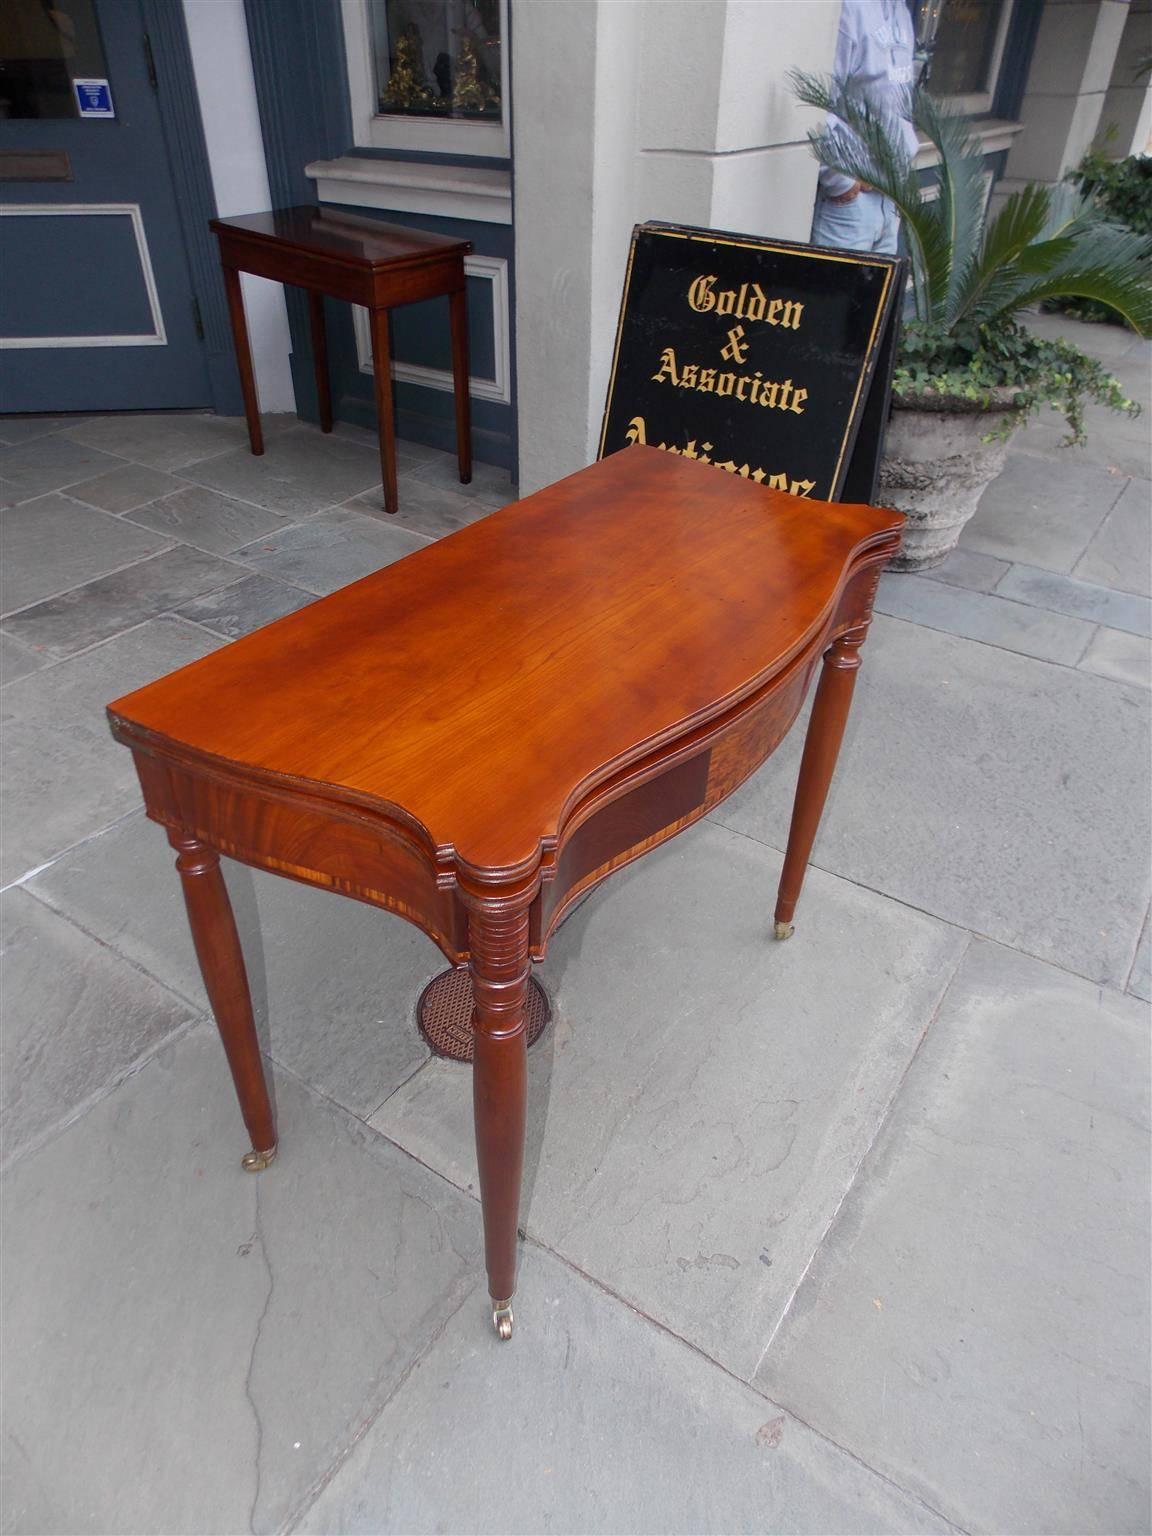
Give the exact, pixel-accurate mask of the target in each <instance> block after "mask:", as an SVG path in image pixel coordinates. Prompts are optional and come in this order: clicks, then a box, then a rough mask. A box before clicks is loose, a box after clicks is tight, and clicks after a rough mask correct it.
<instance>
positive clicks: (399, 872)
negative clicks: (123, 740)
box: [133, 746, 468, 964]
mask: <svg viewBox="0 0 1152 1536" xmlns="http://www.w3.org/2000/svg"><path fill="white" fill-rule="evenodd" d="M133 757H134V759H135V762H136V772H137V774H138V775H139V778H140V786H141V789H142V790H143V792H144V802H145V805H146V807H147V810H148V815H149V816H150V817H151V818H152V820H153V821H158V822H160V823H161V824H162V825H164V826H166V827H170V828H173V829H175V830H179V831H185V832H188V833H191V834H193V835H194V836H196V837H199V838H201V839H203V841H204V842H206V843H209V844H210V845H211V846H212V847H213V848H216V849H217V850H218V851H219V852H220V853H224V854H227V855H228V856H229V857H230V858H234V859H237V860H239V862H240V863H242V864H250V865H252V866H253V867H255V868H257V869H266V870H268V871H270V872H271V873H272V874H277V875H286V876H288V878H289V879H292V880H299V881H302V882H303V883H304V884H306V885H315V886H320V887H322V888H323V889H325V890H330V891H336V892H337V893H339V894H340V895H344V896H351V897H353V898H354V899H356V900H357V901H364V902H368V903H369V904H370V905H371V906H377V907H383V908H385V909H386V910H387V911H389V912H395V913H396V914H397V915H398V916H400V917H403V918H406V919H407V920H408V921H409V922H411V923H415V924H416V926H417V927H418V928H421V929H423V931H424V932H425V933H426V934H427V935H428V937H429V938H430V939H432V941H433V942H434V943H435V944H437V945H439V947H440V949H441V950H443V952H444V954H445V955H447V957H448V958H449V960H451V961H452V962H453V963H454V964H457V963H459V962H460V961H461V960H462V959H464V958H466V955H467V944H468V919H467V912H466V911H465V909H464V907H463V904H462V903H461V902H460V900H459V898H458V897H457V895H456V892H455V890H454V889H452V887H451V886H450V885H446V884H443V883H441V881H440V879H438V872H437V869H436V866H435V864H434V861H433V859H432V858H431V856H430V855H429V854H428V853H427V852H426V851H425V850H424V849H423V848H421V847H420V846H419V845H418V844H417V842H416V840H415V838H414V837H413V836H411V835H410V834H409V833H408V831H407V829H406V828H404V827H403V826H401V825H399V824H397V823H392V822H389V821H388V820H387V819H386V818H385V817H383V816H381V815H374V814H373V813H371V812H368V811H358V810H357V808H356V807H355V806H348V805H336V804H329V803H325V804H323V805H315V804H309V803H308V801H307V799H306V798H305V796H304V795H303V794H302V793H301V794H297V793H296V792H294V791H292V790H290V789H285V790H278V789H275V788H271V787H269V788H267V789H264V788H260V787H257V786H250V785H247V784H245V785H239V784H233V783H230V782H228V781H227V780H226V779H224V778H223V777H217V776H216V775H214V774H212V773H210V772H208V771H206V770H203V769H199V768H191V767H188V766H186V765H184V764H181V763H176V762H173V761H171V760H169V759H166V758H164V757H161V756H157V755H155V754H153V753H152V752H148V751H144V750H141V749H140V748H138V747H135V746H134V747H133Z"/></svg>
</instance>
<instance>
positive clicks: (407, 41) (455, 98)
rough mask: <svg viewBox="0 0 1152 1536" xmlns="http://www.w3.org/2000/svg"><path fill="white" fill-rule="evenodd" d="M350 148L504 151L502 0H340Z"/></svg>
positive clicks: (504, 17)
mask: <svg viewBox="0 0 1152 1536" xmlns="http://www.w3.org/2000/svg"><path fill="white" fill-rule="evenodd" d="M342 4H343V15H344V40H345V47H346V50H347V55H348V77H349V91H350V94H351V100H352V119H353V126H354V129H355V138H356V143H357V144H358V145H362V146H365V147H369V148H375V149H411V150H427V151H436V152H439V153H450V154H461V155H485V156H497V157H499V156H504V155H507V154H508V120H507V98H508V60H507V48H506V45H505V40H506V37H507V0H342Z"/></svg>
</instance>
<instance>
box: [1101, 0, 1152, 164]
mask: <svg viewBox="0 0 1152 1536" xmlns="http://www.w3.org/2000/svg"><path fill="white" fill-rule="evenodd" d="M1150 50H1152V0H1132V4H1131V5H1130V6H1129V8H1128V20H1127V22H1126V23H1125V26H1124V33H1123V36H1122V37H1121V39H1120V46H1119V48H1118V49H1117V50H1116V62H1115V63H1114V64H1113V66H1112V79H1111V82H1110V83H1109V86H1108V94H1107V95H1106V96H1105V98H1104V106H1103V107H1102V108H1101V111H1100V126H1099V128H1098V129H1097V132H1096V144H1097V148H1099V149H1101V150H1103V152H1104V153H1105V154H1106V155H1110V156H1111V157H1112V158H1113V159H1116V160H1122V159H1123V158H1124V156H1125V155H1147V154H1152V77H1150V76H1149V74H1148V71H1147V70H1146V69H1145V70H1143V71H1141V73H1140V74H1139V75H1137V69H1138V67H1139V65H1140V63H1141V61H1142V60H1146V59H1147V58H1148V54H1149V51H1150Z"/></svg>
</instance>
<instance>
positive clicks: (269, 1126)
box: [168, 832, 276, 1173]
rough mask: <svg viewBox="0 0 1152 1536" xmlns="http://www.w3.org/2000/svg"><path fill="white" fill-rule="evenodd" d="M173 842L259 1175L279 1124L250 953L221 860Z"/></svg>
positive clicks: (188, 840)
mask: <svg viewBox="0 0 1152 1536" xmlns="http://www.w3.org/2000/svg"><path fill="white" fill-rule="evenodd" d="M168 841H169V842H170V843H171V844H172V847H173V848H175V850H176V868H177V870H178V871H179V874H180V883H181V885H182V886H183V888H184V904H185V906H186V907H187V909H188V923H189V926H190V927H191V929H192V942H193V943H194V944H195V946H196V958H197V960H199V962H200V974H201V975H202V976H203V978H204V987H205V990H206V991H207V993H208V1001H209V1003H210V1004H211V1005H212V1012H213V1014H214V1015H215V1018H216V1027H217V1029H218V1030H219V1031H220V1039H221V1041H222V1042H223V1045H224V1052H225V1054H226V1055H227V1057H228V1066H229V1068H230V1070H231V1072H232V1081H233V1083H234V1084H235V1085H236V1097H237V1098H238V1099H239V1100H240V1113H241V1114H242V1115H243V1116H244V1124H245V1125H246V1126H247V1128H248V1134H249V1135H250V1136H251V1138H252V1150H251V1151H250V1152H248V1153H247V1154H246V1155H245V1157H244V1159H243V1165H244V1167H245V1168H246V1169H247V1170H248V1171H249V1172H250V1173H257V1172H259V1171H260V1170H261V1169H262V1168H267V1167H268V1164H269V1163H270V1162H271V1161H272V1159H273V1158H274V1157H275V1156H276V1120H275V1117H274V1115H273V1112H272V1101H271V1099H270V1097H269V1094H268V1083H267V1080H266V1078H265V1076H264V1063H263V1060H262V1059H261V1055H260V1039H259V1036H258V1035H257V1033H256V1020H255V1018H254V1017H253V1014H252V997H251V994H250V992H249V990H248V972H247V970H246V969H245V966H244V952H243V950H242V949H241V947H240V935H239V934H238V933H237V931H236V919H235V917H234V916H233V914H232V903H231V902H230V901H229V899H228V888H227V886H226V885H225V884H224V876H223V875H222V874H221V872H220V855H219V854H218V853H217V852H216V850H215V848H212V847H210V846H209V845H208V844H207V843H205V842H202V841H201V840H200V839H199V838H197V837H193V836H191V834H188V833H183V832H169V834H168Z"/></svg>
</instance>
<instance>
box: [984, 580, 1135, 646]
mask: <svg viewBox="0 0 1152 1536" xmlns="http://www.w3.org/2000/svg"><path fill="white" fill-rule="evenodd" d="M996 593H997V596H999V597H1010V598H1012V599H1013V600H1014V601H1015V602H1018V603H1030V604H1031V605H1032V606H1033V607H1034V608H1039V609H1043V610H1046V611H1047V612H1054V613H1066V614H1071V615H1072V616H1073V617H1074V618H1078V619H1088V620H1089V621H1091V622H1092V623H1095V624H1107V625H1108V627H1109V628H1110V629H1123V630H1126V631H1127V632H1128V633H1129V634H1131V635H1152V602H1149V600H1148V599H1147V598H1146V597H1137V596H1135V595H1134V594H1133V593H1131V592H1117V591H1114V590H1113V588H1112V587H1102V586H1098V585H1097V584H1096V583H1095V582H1089V581H1082V580H1080V579H1079V578H1078V577H1075V576H1063V575H1060V574H1059V573H1058V572H1056V571H1042V570H1039V569H1038V568H1037V567H1036V566H1034V565H1014V566H1012V567H1011V569H1010V570H1009V571H1008V572H1007V573H1006V574H1005V576H1004V579H1003V580H1002V581H1001V582H1000V584H999V586H998V587H997V588H996Z"/></svg>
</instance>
